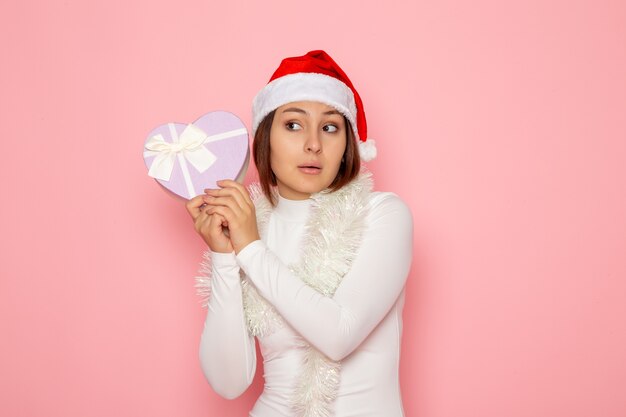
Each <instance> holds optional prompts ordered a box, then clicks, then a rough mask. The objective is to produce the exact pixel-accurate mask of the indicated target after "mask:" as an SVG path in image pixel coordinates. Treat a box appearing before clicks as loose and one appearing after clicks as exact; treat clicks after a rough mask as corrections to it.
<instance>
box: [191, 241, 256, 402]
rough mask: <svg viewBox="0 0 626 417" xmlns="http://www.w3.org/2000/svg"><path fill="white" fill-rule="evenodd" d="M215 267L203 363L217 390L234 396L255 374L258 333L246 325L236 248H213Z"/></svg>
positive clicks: (202, 337) (202, 340) (212, 265)
mask: <svg viewBox="0 0 626 417" xmlns="http://www.w3.org/2000/svg"><path fill="white" fill-rule="evenodd" d="M211 270H212V274H211V296H210V298H209V302H208V309H207V315H206V320H205V322H204V329H203V331H202V336H201V338H200V352H199V355H200V365H201V367H202V372H203V373H204V376H205V377H206V379H207V381H208V382H209V384H210V385H211V387H212V388H213V390H214V391H215V392H216V393H218V394H219V395H221V396H222V397H224V398H228V399H232V398H236V397H238V396H240V395H241V394H243V392H244V391H245V390H246V389H247V388H248V387H249V386H250V384H251V383H252V379H253V378H254V373H255V371H256V350H255V345H254V337H253V336H251V335H249V333H248V329H247V326H246V321H245V317H244V311H243V302H242V295H241V281H240V278H239V266H238V265H237V261H236V259H235V254H234V252H231V253H218V252H211Z"/></svg>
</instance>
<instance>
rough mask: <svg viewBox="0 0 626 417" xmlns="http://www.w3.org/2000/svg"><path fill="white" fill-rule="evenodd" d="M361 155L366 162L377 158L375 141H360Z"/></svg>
mask: <svg viewBox="0 0 626 417" xmlns="http://www.w3.org/2000/svg"><path fill="white" fill-rule="evenodd" d="M359 155H360V156H361V159H362V160H363V161H365V162H367V161H371V160H372V159H374V158H376V142H375V141H374V139H367V140H366V141H365V142H363V141H362V140H360V141H359Z"/></svg>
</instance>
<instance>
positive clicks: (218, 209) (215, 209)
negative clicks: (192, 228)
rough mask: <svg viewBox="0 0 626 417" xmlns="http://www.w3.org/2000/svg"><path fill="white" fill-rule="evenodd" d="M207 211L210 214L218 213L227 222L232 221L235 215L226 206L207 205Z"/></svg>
mask: <svg viewBox="0 0 626 417" xmlns="http://www.w3.org/2000/svg"><path fill="white" fill-rule="evenodd" d="M207 212H208V213H209V214H211V215H213V214H216V213H217V214H220V215H221V216H222V217H224V218H225V219H226V221H227V222H228V223H229V224H230V223H234V222H235V220H236V217H235V215H234V213H233V212H232V210H231V209H230V208H229V207H226V206H209V207H208V208H207Z"/></svg>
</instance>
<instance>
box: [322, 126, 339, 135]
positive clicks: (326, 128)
mask: <svg viewBox="0 0 626 417" xmlns="http://www.w3.org/2000/svg"><path fill="white" fill-rule="evenodd" d="M322 130H323V131H324V132H329V133H335V132H336V131H338V130H339V128H338V127H337V126H335V125H325V126H324V127H323V128H322Z"/></svg>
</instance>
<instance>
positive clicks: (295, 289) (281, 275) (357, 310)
mask: <svg viewBox="0 0 626 417" xmlns="http://www.w3.org/2000/svg"><path fill="white" fill-rule="evenodd" d="M381 200H382V201H378V202H377V203H376V204H375V205H374V206H373V207H371V208H370V210H371V211H370V213H369V214H368V228H367V229H366V231H365V232H364V235H363V241H362V242H361V246H360V248H359V250H358V252H357V256H356V257H355V259H354V261H353V263H352V266H351V269H350V271H349V272H348V273H347V274H346V275H345V276H344V278H343V280H342V282H341V284H340V285H339V287H338V288H337V291H336V292H335V295H334V297H332V298H329V297H325V296H323V295H321V294H320V293H318V292H317V291H316V290H314V289H313V288H311V287H309V286H308V285H306V284H305V283H304V282H303V281H302V280H301V279H299V278H298V277H297V276H295V275H294V274H292V273H291V271H290V270H289V269H288V267H287V266H286V265H285V264H283V263H282V262H281V261H280V260H279V259H278V257H277V256H276V255H275V254H274V253H273V252H272V251H271V250H269V249H268V247H267V246H266V245H265V243H264V242H263V241H261V240H255V241H254V242H252V243H250V244H248V245H247V246H246V247H245V248H243V249H242V250H241V251H240V252H239V253H238V254H237V255H236V258H237V261H238V263H239V265H241V267H242V268H243V270H244V271H245V272H246V274H247V275H248V277H249V278H250V280H251V281H252V282H253V283H254V285H255V286H256V288H257V289H258V290H259V292H260V293H261V295H262V296H263V297H264V298H265V299H267V300H268V301H269V302H270V303H271V304H272V305H273V306H274V307H275V308H276V309H277V310H278V312H279V313H280V314H281V315H282V316H283V318H284V319H285V320H286V321H287V322H288V323H289V324H290V325H291V326H292V327H293V328H294V329H295V330H296V331H298V333H300V334H301V335H302V336H303V337H304V338H305V339H307V340H308V341H309V343H311V344H312V345H314V346H315V347H316V348H317V349H318V350H320V351H321V352H322V353H324V354H325V355H326V356H328V357H329V358H331V359H333V360H341V359H343V358H344V357H346V356H347V355H349V354H350V353H351V352H352V351H353V350H354V349H356V347H357V346H359V344H361V342H362V341H363V340H364V339H365V338H366V337H367V336H368V335H369V334H370V332H371V331H372V330H373V329H374V328H375V327H376V325H377V324H378V323H380V321H381V320H382V319H383V318H384V317H385V315H386V314H387V312H388V311H389V310H390V308H391V307H392V306H393V304H394V303H395V302H396V300H397V298H398V296H399V295H400V293H401V291H402V289H403V288H404V284H405V282H406V278H407V275H408V272H409V269H410V266H411V257H412V252H413V249H412V247H413V219H412V215H411V212H410V210H409V208H408V207H407V206H406V204H405V203H404V202H403V201H402V200H401V199H400V198H399V197H398V196H396V195H395V194H392V193H388V194H386V195H385V196H384V197H383V198H382V199H381ZM303 256H306V254H304V255H303Z"/></svg>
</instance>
